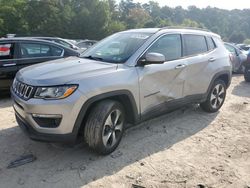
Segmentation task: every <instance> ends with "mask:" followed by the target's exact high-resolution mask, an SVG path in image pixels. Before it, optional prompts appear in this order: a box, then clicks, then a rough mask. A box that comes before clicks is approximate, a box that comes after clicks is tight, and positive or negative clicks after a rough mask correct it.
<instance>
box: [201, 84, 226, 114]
mask: <svg viewBox="0 0 250 188" xmlns="http://www.w3.org/2000/svg"><path fill="white" fill-rule="evenodd" d="M226 89H227V88H226V84H225V82H224V81H222V80H216V81H215V82H214V84H213V86H212V88H211V90H210V92H209V94H208V96H207V99H206V101H205V102H203V103H201V104H200V106H201V108H202V109H203V110H204V111H206V112H210V113H213V112H217V111H218V110H219V109H220V108H221V106H222V105H223V103H224V101H225V98H226Z"/></svg>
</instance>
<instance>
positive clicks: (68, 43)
mask: <svg viewBox="0 0 250 188" xmlns="http://www.w3.org/2000/svg"><path fill="white" fill-rule="evenodd" d="M31 38H34V39H40V40H48V41H52V42H56V43H58V44H61V45H63V46H65V47H67V48H71V49H73V50H79V48H78V47H77V46H76V45H75V44H74V43H73V42H72V41H70V40H68V39H63V38H59V37H31Z"/></svg>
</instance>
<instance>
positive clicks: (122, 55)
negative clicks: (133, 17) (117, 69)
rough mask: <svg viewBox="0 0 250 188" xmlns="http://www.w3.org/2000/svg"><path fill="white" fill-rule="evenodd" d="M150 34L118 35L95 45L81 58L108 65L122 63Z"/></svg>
mask: <svg viewBox="0 0 250 188" xmlns="http://www.w3.org/2000/svg"><path fill="white" fill-rule="evenodd" d="M151 35H152V33H138V32H136V33H118V34H114V35H112V36H110V37H108V38H106V39H104V40H103V41H101V42H99V43H98V44H96V45H95V46H94V47H93V48H90V49H89V50H87V51H86V52H84V53H83V54H82V55H81V57H83V58H89V59H94V60H99V61H105V62H109V63H124V62H126V61H127V60H128V59H129V58H130V57H131V56H132V55H133V53H135V51H136V50H138V49H139V47H140V46H141V45H142V44H143V43H144V42H145V41H146V40H147V39H148V38H149V37H150V36H151Z"/></svg>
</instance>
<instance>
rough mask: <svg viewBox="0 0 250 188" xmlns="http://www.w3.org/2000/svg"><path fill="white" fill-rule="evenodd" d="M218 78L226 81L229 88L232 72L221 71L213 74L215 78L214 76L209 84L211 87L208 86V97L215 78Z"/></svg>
mask: <svg viewBox="0 0 250 188" xmlns="http://www.w3.org/2000/svg"><path fill="white" fill-rule="evenodd" d="M218 79H220V80H222V81H224V82H225V84H226V86H227V88H228V87H229V86H230V84H231V79H232V73H231V72H230V71H221V72H218V73H216V74H215V75H214V76H213V78H212V80H211V82H210V84H209V87H208V90H207V93H206V97H207V96H208V94H209V91H210V90H211V88H212V86H213V83H214V82H215V80H218ZM206 97H205V98H206Z"/></svg>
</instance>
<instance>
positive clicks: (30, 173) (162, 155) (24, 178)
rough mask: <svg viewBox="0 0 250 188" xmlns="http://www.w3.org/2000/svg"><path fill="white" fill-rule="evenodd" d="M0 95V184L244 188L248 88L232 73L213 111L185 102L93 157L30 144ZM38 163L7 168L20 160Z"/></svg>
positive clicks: (249, 176) (249, 167)
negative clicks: (108, 152) (114, 147)
mask: <svg viewBox="0 0 250 188" xmlns="http://www.w3.org/2000/svg"><path fill="white" fill-rule="evenodd" d="M11 103H12V102H11V100H10V98H9V96H8V95H6V96H5V95H3V94H2V95H1V98H0V143H1V145H0V156H1V157H0V187H3V188H6V187H8V188H9V187H10V188H12V187H13V188H14V187H25V188H29V187H30V188H33V187H36V188H40V187H41V188H46V187H58V188H63V187H107V188H123V187H124V188H127V187H128V188H130V187H133V184H135V185H140V186H142V187H159V188H167V187H177V188H179V187H180V188H182V187H187V188H189V187H197V188H203V187H215V188H217V187H219V188H221V187H227V188H228V187H229V188H230V187H232V188H249V187H250V116H249V114H250V84H248V83H246V82H244V80H243V77H242V76H239V75H236V76H234V77H233V80H232V84H231V86H230V88H229V90H228V95H227V99H226V102H225V104H224V106H223V107H222V109H221V110H220V111H219V112H218V113H215V114H208V113H205V112H203V111H202V110H201V109H200V108H199V107H198V105H192V106H189V107H185V108H183V109H180V110H177V111H175V112H172V113H170V114H166V115H164V116H161V117H158V118H156V119H153V120H150V121H147V122H144V123H142V124H140V125H138V126H136V127H133V128H130V129H129V130H127V131H126V133H125V135H124V138H123V140H122V142H121V144H120V146H119V147H118V148H117V150H116V151H115V152H114V153H113V154H111V155H109V156H105V157H103V156H98V155H96V154H94V153H92V152H91V151H89V150H88V149H87V147H86V146H85V145H84V144H79V145H75V146H67V145H58V144H57V145H56V144H48V143H39V142H35V141H32V140H30V139H29V138H27V136H26V135H24V134H23V132H22V131H21V130H20V128H19V127H18V126H17V123H16V121H15V118H14V114H13V109H12V107H11ZM25 154H34V155H35V156H36V157H37V160H36V161H34V162H33V163H29V164H25V165H23V166H20V167H17V168H12V169H7V168H6V167H7V166H8V164H9V162H10V161H12V160H13V159H16V158H18V157H19V156H21V155H25Z"/></svg>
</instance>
